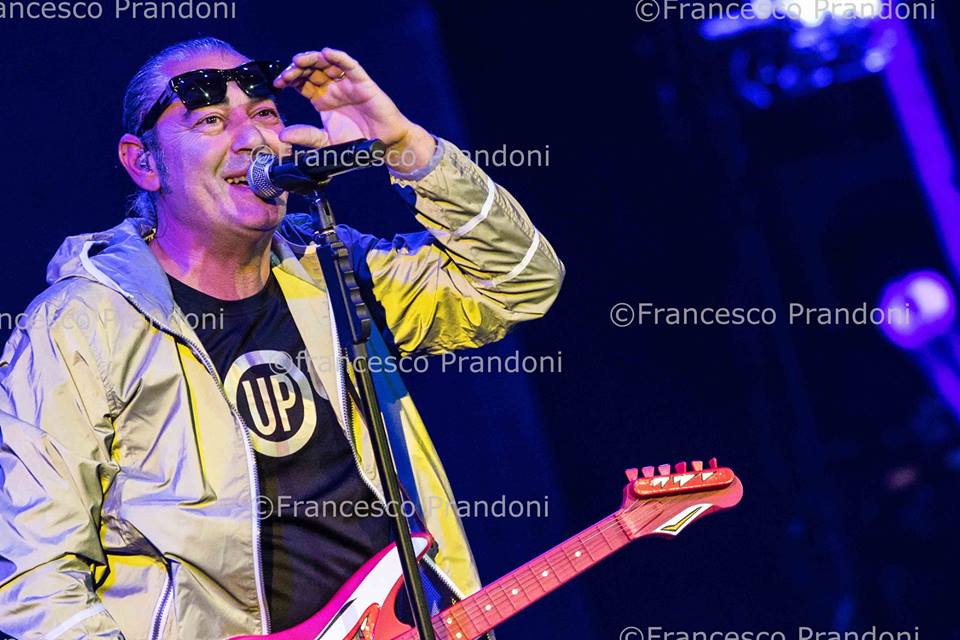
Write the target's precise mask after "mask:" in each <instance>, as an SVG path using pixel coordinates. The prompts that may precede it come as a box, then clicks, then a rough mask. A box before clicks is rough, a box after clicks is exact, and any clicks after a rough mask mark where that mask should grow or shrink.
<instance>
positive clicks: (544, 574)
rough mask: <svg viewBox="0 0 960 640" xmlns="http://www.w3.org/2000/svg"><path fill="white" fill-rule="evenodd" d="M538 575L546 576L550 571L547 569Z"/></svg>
mask: <svg viewBox="0 0 960 640" xmlns="http://www.w3.org/2000/svg"><path fill="white" fill-rule="evenodd" d="M540 575H542V576H543V577H544V578H546V577H547V576H548V575H550V572H549V571H544V572H543V573H541V574H540Z"/></svg>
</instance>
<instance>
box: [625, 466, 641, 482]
mask: <svg viewBox="0 0 960 640" xmlns="http://www.w3.org/2000/svg"><path fill="white" fill-rule="evenodd" d="M626 474H627V480H628V481H629V482H633V481H635V480H636V479H637V477H638V476H639V475H640V472H639V471H638V470H637V468H636V467H634V468H633V469H627V471H626Z"/></svg>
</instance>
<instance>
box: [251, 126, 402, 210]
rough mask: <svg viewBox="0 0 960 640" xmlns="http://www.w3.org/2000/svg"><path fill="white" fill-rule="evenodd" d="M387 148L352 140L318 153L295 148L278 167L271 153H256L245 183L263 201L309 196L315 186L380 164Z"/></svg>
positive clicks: (366, 141)
mask: <svg viewBox="0 0 960 640" xmlns="http://www.w3.org/2000/svg"><path fill="white" fill-rule="evenodd" d="M386 150H387V145H385V144H384V143H383V142H382V141H381V140H378V139H377V138H372V139H369V140H367V139H360V140H352V141H350V142H342V143H340V144H334V145H330V146H329V147H323V148H321V149H308V148H305V147H295V148H294V153H293V158H292V159H284V158H282V157H281V158H279V160H283V162H279V163H278V158H277V156H276V155H275V154H273V153H257V154H255V155H254V157H253V162H252V163H251V164H250V169H249V170H248V171H247V183H248V184H249V185H250V188H251V189H253V192H254V193H255V194H257V196H259V197H260V198H262V199H264V200H272V199H273V198H276V197H278V196H279V195H280V194H281V193H283V192H284V191H289V192H291V193H312V192H313V191H316V189H317V184H318V183H323V182H326V181H328V180H330V179H331V178H333V177H335V176H338V175H340V174H343V173H347V172H349V171H354V170H356V169H365V168H367V167H379V166H381V165H383V164H384V154H385V153H386Z"/></svg>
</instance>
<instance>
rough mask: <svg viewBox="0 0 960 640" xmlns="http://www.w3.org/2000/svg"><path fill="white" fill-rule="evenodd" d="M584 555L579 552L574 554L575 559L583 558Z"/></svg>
mask: <svg viewBox="0 0 960 640" xmlns="http://www.w3.org/2000/svg"><path fill="white" fill-rule="evenodd" d="M582 555H583V554H582V553H580V552H579V551H577V552H576V553H575V554H573V557H574V558H579V557H580V556H582Z"/></svg>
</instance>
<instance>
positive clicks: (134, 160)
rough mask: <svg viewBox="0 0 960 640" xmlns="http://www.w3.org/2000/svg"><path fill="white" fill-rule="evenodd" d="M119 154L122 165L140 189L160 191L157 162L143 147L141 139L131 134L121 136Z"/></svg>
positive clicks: (118, 147)
mask: <svg viewBox="0 0 960 640" xmlns="http://www.w3.org/2000/svg"><path fill="white" fill-rule="evenodd" d="M117 153H118V154H119V156H120V164H122V165H123V168H124V169H126V170H127V173H128V174H129V175H130V179H131V180H133V181H134V182H135V183H136V185H137V186H138V187H140V188H141V189H145V190H147V191H159V190H160V174H159V172H158V171H157V164H156V161H155V160H154V159H153V155H152V154H151V153H150V152H149V151H147V148H146V147H144V146H143V141H142V140H141V139H140V138H138V137H137V136H135V135H131V134H129V133H125V134H123V135H122V136H120V144H119V145H118V146H117Z"/></svg>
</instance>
